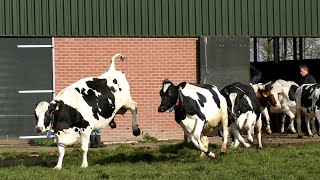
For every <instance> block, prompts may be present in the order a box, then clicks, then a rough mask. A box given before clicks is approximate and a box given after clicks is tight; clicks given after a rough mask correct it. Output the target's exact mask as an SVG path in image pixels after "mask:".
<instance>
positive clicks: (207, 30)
mask: <svg viewBox="0 0 320 180" xmlns="http://www.w3.org/2000/svg"><path fill="white" fill-rule="evenodd" d="M319 9H320V1H318V0H0V36H313V37H318V36H319V35H320V16H319V15H320V11H319Z"/></svg>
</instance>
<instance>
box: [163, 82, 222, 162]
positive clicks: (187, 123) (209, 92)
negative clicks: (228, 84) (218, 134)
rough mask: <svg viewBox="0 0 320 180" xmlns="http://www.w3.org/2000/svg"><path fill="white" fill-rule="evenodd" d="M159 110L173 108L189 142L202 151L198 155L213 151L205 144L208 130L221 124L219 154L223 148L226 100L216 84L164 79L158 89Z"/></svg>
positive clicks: (207, 142)
mask: <svg viewBox="0 0 320 180" xmlns="http://www.w3.org/2000/svg"><path fill="white" fill-rule="evenodd" d="M160 97H161V104H160V106H159V107H158V112H162V113H163V112H165V111H167V110H169V109H174V114H175V121H176V122H177V123H178V124H179V125H180V126H181V127H182V129H183V130H184V132H185V134H186V135H187V136H188V138H189V139H190V140H191V142H192V143H193V144H194V145H195V146H196V147H197V148H198V149H199V150H201V151H202V153H201V157H203V156H205V154H207V155H208V156H209V157H212V158H214V157H215V154H214V153H213V152H211V151H210V149H209V148H208V144H209V141H208V138H207V134H206V133H208V132H209V131H210V130H212V128H215V127H217V126H219V125H221V126H222V127H223V143H222V147H221V151H220V153H221V154H224V153H225V152H226V148H227V139H228V130H227V129H228V113H227V104H226V100H225V98H224V97H223V96H221V94H220V92H219V91H218V89H217V87H215V86H212V85H200V84H192V83H187V82H182V83H180V84H178V85H177V86H175V85H174V84H173V83H172V82H171V81H169V80H167V79H166V80H164V81H163V83H162V88H161V90H160Z"/></svg>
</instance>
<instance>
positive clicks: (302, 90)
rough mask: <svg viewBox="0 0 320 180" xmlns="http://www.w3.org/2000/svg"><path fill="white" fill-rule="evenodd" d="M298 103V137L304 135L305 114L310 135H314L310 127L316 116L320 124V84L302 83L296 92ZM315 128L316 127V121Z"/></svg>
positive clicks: (319, 132)
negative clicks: (302, 121) (302, 122)
mask: <svg viewBox="0 0 320 180" xmlns="http://www.w3.org/2000/svg"><path fill="white" fill-rule="evenodd" d="M296 103H297V105H296V108H297V115H296V122H297V129H298V137H303V133H302V131H301V116H302V115H304V119H305V122H306V126H307V131H308V132H307V133H308V135H309V136H313V133H312V131H311V129H310V120H311V119H314V118H315V117H316V118H317V119H318V123H319V124H320V84H303V85H301V86H300V87H299V88H298V89H297V92H296ZM313 121H314V120H313ZM313 129H315V124H314V123H313ZM318 135H319V136H320V127H319V130H318Z"/></svg>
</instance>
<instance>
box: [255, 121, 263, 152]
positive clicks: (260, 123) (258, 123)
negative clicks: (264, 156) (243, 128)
mask: <svg viewBox="0 0 320 180" xmlns="http://www.w3.org/2000/svg"><path fill="white" fill-rule="evenodd" d="M261 127H262V120H261V115H260V117H259V118H258V120H257V122H256V125H255V129H256V131H257V137H258V144H259V148H262V142H261Z"/></svg>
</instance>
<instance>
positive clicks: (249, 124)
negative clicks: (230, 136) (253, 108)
mask: <svg viewBox="0 0 320 180" xmlns="http://www.w3.org/2000/svg"><path fill="white" fill-rule="evenodd" d="M256 117H257V116H256V115H255V114H254V113H252V112H248V117H247V122H246V130H247V135H248V140H249V141H250V143H253V137H252V135H253V133H252V132H251V130H253V129H252V126H253V125H254V122H255V121H256Z"/></svg>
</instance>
